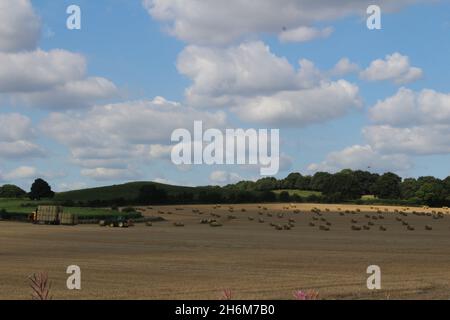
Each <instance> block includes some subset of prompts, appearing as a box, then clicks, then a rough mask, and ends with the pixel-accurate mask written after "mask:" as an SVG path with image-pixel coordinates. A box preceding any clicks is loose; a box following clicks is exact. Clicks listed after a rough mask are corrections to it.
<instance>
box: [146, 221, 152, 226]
mask: <svg viewBox="0 0 450 320" xmlns="http://www.w3.org/2000/svg"><path fill="white" fill-rule="evenodd" d="M145 225H146V226H147V227H152V226H153V223H151V222H150V221H147V222H146V223H145Z"/></svg>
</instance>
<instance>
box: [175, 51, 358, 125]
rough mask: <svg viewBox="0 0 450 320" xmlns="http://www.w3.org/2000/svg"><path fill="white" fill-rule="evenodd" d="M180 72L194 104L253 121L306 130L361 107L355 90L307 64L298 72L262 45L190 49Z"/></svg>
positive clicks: (182, 56)
mask: <svg viewBox="0 0 450 320" xmlns="http://www.w3.org/2000/svg"><path fill="white" fill-rule="evenodd" d="M262 66H264V67H262ZM350 66H351V64H350ZM178 69H179V71H180V72H181V73H182V74H183V75H186V76H188V77H189V78H191V79H192V81H193V84H192V86H191V87H189V88H188V89H187V90H186V98H187V101H188V102H189V104H190V105H193V106H195V107H217V106H221V107H224V106H226V107H231V110H232V111H233V112H235V113H236V114H237V115H238V116H239V117H240V118H241V119H242V120H245V121H250V122H256V123H263V124H276V125H280V126H283V125H287V126H305V125H308V124H311V123H317V122H324V121H327V120H330V119H334V118H336V117H339V116H342V115H344V114H346V113H347V112H348V111H349V110H352V109H354V108H357V107H359V106H360V105H361V101H360V98H359V96H358V91H359V89H358V87H357V86H356V85H354V84H350V83H349V82H347V81H345V80H339V81H336V82H330V81H329V80H327V79H326V76H325V73H323V72H321V71H320V70H318V69H317V68H316V67H315V65H314V63H313V62H311V61H309V60H306V59H301V60H299V69H298V70H296V69H295V68H294V66H292V65H291V64H290V63H289V62H288V61H287V60H286V59H285V58H282V57H278V56H276V55H274V54H273V53H272V52H270V49H269V47H268V46H266V45H264V43H262V42H248V43H244V44H241V45H239V46H237V47H230V48H227V49H218V48H205V47H197V46H189V47H187V48H186V49H185V50H184V51H183V52H182V53H181V54H180V57H179V59H178Z"/></svg>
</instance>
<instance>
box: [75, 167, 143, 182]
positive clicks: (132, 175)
mask: <svg viewBox="0 0 450 320" xmlns="http://www.w3.org/2000/svg"><path fill="white" fill-rule="evenodd" d="M81 175H83V176H85V177H89V178H91V179H93V180H96V181H107V180H123V179H130V180H131V179H136V178H138V177H139V173H138V172H137V171H136V170H135V169H132V168H126V169H114V168H95V169H83V170H81Z"/></svg>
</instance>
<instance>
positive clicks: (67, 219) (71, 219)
mask: <svg viewBox="0 0 450 320" xmlns="http://www.w3.org/2000/svg"><path fill="white" fill-rule="evenodd" d="M60 223H61V224H62V225H66V226H75V225H77V224H78V216H77V215H76V214H73V213H61V214H60Z"/></svg>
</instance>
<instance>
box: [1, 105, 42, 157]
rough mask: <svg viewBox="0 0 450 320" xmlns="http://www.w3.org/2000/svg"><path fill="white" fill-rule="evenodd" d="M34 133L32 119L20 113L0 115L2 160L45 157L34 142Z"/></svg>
mask: <svg viewBox="0 0 450 320" xmlns="http://www.w3.org/2000/svg"><path fill="white" fill-rule="evenodd" d="M34 131H35V130H34V128H33V126H32V122H31V119H30V118H28V117H26V116H24V115H21V114H18V113H9V114H0V158H7V159H18V158H31V157H42V156H44V150H43V149H42V148H41V147H39V146H38V145H36V144H35V143H33V142H32V140H33V139H34V138H35V132H34Z"/></svg>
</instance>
